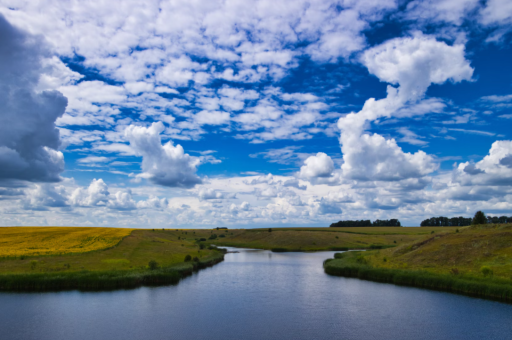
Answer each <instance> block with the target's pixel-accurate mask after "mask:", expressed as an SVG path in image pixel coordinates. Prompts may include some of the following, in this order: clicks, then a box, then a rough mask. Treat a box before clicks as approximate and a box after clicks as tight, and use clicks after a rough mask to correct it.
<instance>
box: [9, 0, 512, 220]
mask: <svg viewBox="0 0 512 340" xmlns="http://www.w3.org/2000/svg"><path fill="white" fill-rule="evenodd" d="M0 14H1V15H2V18H0V24H1V25H0V34H1V36H2V37H3V38H2V39H3V41H5V43H4V44H3V47H1V50H0V57H1V60H0V62H1V64H2V65H1V66H0V71H1V72H2V74H3V75H4V76H3V77H2V78H3V79H2V80H0V91H1V92H2V93H1V94H0V95H1V96H2V97H3V99H2V101H0V102H3V103H4V104H0V105H3V108H2V110H1V111H2V113H1V114H2V120H3V122H4V124H2V127H0V133H1V134H2V137H0V165H1V166H2V167H3V169H4V170H2V171H0V213H1V214H2V222H1V223H2V224H4V225H107V226H120V227H152V226H158V227H166V226H182V227H205V228H207V227H211V226H217V225H229V226H231V227H237V226H239V227H255V226H262V225H272V226H280V225H283V226H295V225H303V226H326V225H329V224H330V223H332V222H334V221H337V220H340V219H372V220H374V219H377V218H379V219H386V218H399V219H400V220H401V221H402V223H403V224H405V225H411V226H413V225H419V222H420V221H421V220H423V219H424V218H428V217H431V216H439V215H443V216H450V217H451V216H461V215H462V216H472V215H473V214H474V212H475V211H476V210H480V209H481V210H484V211H486V212H487V213H489V214H491V215H511V214H512V187H511V186H512V141H511V139H512V133H511V129H510V127H511V123H512V109H511V108H512V63H511V62H510V61H511V60H512V50H511V48H510V45H511V44H510V42H511V37H512V34H511V31H512V5H511V4H510V2H509V1H506V0H488V1H476V0H445V1H441V0H431V1H394V0H386V1H372V0H368V1H350V0H347V1H282V2H277V3H276V2H273V1H266V0H262V1H230V2H226V1H206V0H205V1H196V2H190V1H156V0H154V1H146V2H144V3H140V2H137V1H123V2H122V3H117V2H116V3H105V2H101V1H88V2H83V3H76V4H73V5H70V4H69V2H67V1H53V0H47V1H41V2H38V3H33V2H30V1H8V0H4V1H0Z"/></svg>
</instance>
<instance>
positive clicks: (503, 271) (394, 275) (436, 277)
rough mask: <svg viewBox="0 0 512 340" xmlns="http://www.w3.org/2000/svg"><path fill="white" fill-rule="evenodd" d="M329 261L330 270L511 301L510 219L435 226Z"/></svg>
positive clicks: (344, 274) (511, 249) (511, 254)
mask: <svg viewBox="0 0 512 340" xmlns="http://www.w3.org/2000/svg"><path fill="white" fill-rule="evenodd" d="M338 257H339V258H338V259H334V260H330V261H327V262H326V263H325V265H324V267H325V271H326V272H327V273H328V274H332V275H340V276H351V277H359V278H362V279H369V280H374V281H381V282H392V283H396V284H403V285H411V286H418V287H425V288H431V289H440V290H446V291H452V292H457V293H463V294H468V295H476V296H482V297H488V298H495V299H501V300H506V301H512V225H510V224H505V225H480V226H471V227H464V228H458V232H457V229H456V230H454V231H453V230H452V231H444V232H436V233H434V234H430V235H428V236H423V237H422V238H421V239H418V240H416V241H414V242H410V243H407V244H402V245H400V246H398V247H396V248H390V249H382V250H374V251H368V252H351V253H344V254H342V255H339V256H338Z"/></svg>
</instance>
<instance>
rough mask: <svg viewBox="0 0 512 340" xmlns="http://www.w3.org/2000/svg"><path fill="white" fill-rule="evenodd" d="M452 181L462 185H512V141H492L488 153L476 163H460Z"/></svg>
mask: <svg viewBox="0 0 512 340" xmlns="http://www.w3.org/2000/svg"><path fill="white" fill-rule="evenodd" d="M453 182H455V183H460V184H461V185H464V186H474V185H477V186H481V185H484V186H486V185H490V186H510V185H512V141H510V140H502V141H496V142H494V143H493V144H492V146H491V149H490V150H489V154H488V155H487V156H485V157H484V158H483V159H482V160H481V161H479V162H477V163H471V162H464V163H460V164H459V165H458V167H457V169H455V171H454V173H453Z"/></svg>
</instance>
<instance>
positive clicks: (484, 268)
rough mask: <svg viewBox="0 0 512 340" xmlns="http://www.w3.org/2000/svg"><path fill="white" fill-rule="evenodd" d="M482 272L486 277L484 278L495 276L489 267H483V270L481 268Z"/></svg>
mask: <svg viewBox="0 0 512 340" xmlns="http://www.w3.org/2000/svg"><path fill="white" fill-rule="evenodd" d="M480 272H481V273H482V274H483V275H484V276H492V275H493V274H494V272H493V271H492V269H491V268H489V267H487V266H483V267H482V268H480Z"/></svg>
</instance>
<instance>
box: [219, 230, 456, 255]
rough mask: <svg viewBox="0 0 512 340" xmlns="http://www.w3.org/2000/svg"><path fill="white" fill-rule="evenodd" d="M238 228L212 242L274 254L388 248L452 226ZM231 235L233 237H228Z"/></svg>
mask: <svg viewBox="0 0 512 340" xmlns="http://www.w3.org/2000/svg"><path fill="white" fill-rule="evenodd" d="M271 230H272V231H269V229H268V228H266V229H237V230H233V231H230V233H229V235H227V237H225V238H217V239H215V240H212V241H211V243H213V244H216V245H220V246H230V247H240V248H254V249H268V250H274V251H320V250H346V249H371V248H389V247H395V246H398V245H401V244H404V243H409V242H412V241H415V240H418V239H420V238H422V237H424V236H425V235H430V233H431V232H432V231H434V232H443V231H449V230H455V228H454V227H441V228H436V227H431V228H406V227H350V228H272V229H271ZM231 233H232V235H231Z"/></svg>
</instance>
